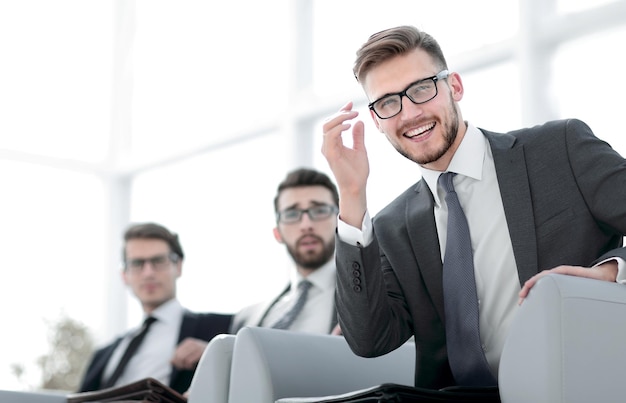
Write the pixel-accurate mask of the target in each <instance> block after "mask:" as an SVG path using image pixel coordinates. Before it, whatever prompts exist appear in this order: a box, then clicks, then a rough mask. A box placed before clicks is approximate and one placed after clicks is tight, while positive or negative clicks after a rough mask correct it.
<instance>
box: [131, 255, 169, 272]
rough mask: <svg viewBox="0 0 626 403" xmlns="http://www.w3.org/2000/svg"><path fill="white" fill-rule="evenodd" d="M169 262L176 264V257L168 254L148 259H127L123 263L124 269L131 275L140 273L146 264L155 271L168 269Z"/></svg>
mask: <svg viewBox="0 0 626 403" xmlns="http://www.w3.org/2000/svg"><path fill="white" fill-rule="evenodd" d="M170 262H172V263H176V262H178V255H177V254H175V253H170V254H169V255H158V256H153V257H151V258H148V259H129V260H127V261H125V262H124V268H125V269H126V270H128V271H130V272H131V273H141V271H142V270H143V268H144V267H145V265H146V263H150V265H151V266H152V267H153V268H154V270H155V271H163V270H165V269H167V268H168V267H169V264H170Z"/></svg>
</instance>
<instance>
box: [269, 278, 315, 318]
mask: <svg viewBox="0 0 626 403" xmlns="http://www.w3.org/2000/svg"><path fill="white" fill-rule="evenodd" d="M311 286H313V283H311V282H310V281H308V280H302V281H301V282H300V284H298V298H297V300H296V303H295V304H294V305H293V306H292V307H291V309H289V311H287V313H285V315H284V316H283V317H282V318H280V320H279V321H278V322H276V324H274V325H273V326H272V327H273V328H274V329H289V326H291V324H292V323H293V321H294V320H295V319H296V317H297V316H298V314H299V313H300V311H302V308H303V307H304V304H305V302H306V298H307V295H308V293H309V289H310V288H311Z"/></svg>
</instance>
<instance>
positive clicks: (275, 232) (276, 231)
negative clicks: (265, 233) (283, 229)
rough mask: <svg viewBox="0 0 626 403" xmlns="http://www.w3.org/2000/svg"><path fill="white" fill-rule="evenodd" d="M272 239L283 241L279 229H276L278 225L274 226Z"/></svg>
mask: <svg viewBox="0 0 626 403" xmlns="http://www.w3.org/2000/svg"><path fill="white" fill-rule="evenodd" d="M274 239H275V240H276V242H278V243H285V241H283V236H282V235H281V234H280V231H279V230H278V227H274Z"/></svg>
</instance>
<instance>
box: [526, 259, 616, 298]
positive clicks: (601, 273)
mask: <svg viewBox="0 0 626 403" xmlns="http://www.w3.org/2000/svg"><path fill="white" fill-rule="evenodd" d="M547 274H565V275H568V276H578V277H586V278H593V279H596V280H604V281H615V279H616V276H617V262H615V261H612V260H611V261H608V262H605V263H603V264H601V265H599V266H596V267H594V268H589V267H582V266H558V267H555V268H553V269H550V270H544V271H542V272H540V273H537V274H536V275H534V276H533V277H531V278H530V279H528V281H526V282H525V283H524V285H523V287H522V289H521V290H520V292H519V294H518V296H519V300H518V302H517V303H518V305H521V304H522V302H523V301H524V298H526V297H527V296H528V293H529V292H530V290H531V289H532V288H533V287H534V286H535V284H537V281H539V280H540V279H541V278H542V277H544V276H545V275H547Z"/></svg>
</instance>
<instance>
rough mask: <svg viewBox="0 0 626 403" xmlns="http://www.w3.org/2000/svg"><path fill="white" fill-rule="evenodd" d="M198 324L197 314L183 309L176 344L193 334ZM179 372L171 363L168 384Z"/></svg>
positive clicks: (171, 382)
mask: <svg viewBox="0 0 626 403" xmlns="http://www.w3.org/2000/svg"><path fill="white" fill-rule="evenodd" d="M197 325H198V321H197V316H196V315H195V314H194V313H193V312H190V311H187V310H185V312H184V313H183V322H182V323H181V325H180V333H179V334H178V343H177V344H176V345H178V344H180V342H181V341H183V340H184V339H185V338H187V337H192V336H193V335H194V334H195V329H196V326H197ZM179 374H180V370H179V369H178V368H176V367H175V366H173V365H172V373H171V375H170V384H169V386H173V385H174V384H175V381H176V378H177V377H178V375H179Z"/></svg>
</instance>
